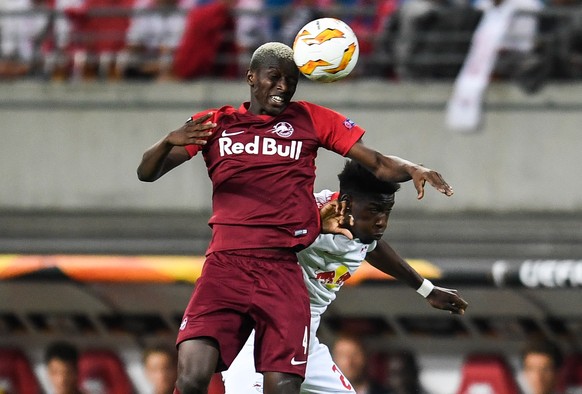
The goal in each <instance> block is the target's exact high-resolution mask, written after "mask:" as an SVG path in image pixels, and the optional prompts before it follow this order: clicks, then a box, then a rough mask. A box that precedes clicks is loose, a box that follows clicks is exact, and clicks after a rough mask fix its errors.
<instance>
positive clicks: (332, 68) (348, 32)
mask: <svg viewBox="0 0 582 394" xmlns="http://www.w3.org/2000/svg"><path fill="white" fill-rule="evenodd" d="M359 54H360V46H359V45H358V38H357V37H356V35H355V34H354V32H353V30H352V29H351V28H350V27H349V26H348V25H347V24H346V23H344V22H343V21H341V20H339V19H335V18H320V19H316V20H313V21H311V22H309V23H308V24H306V25H305V26H303V28H302V29H301V30H299V33H297V36H295V41H294V42H293V59H294V60H295V64H297V67H299V71H301V73H302V74H303V75H305V76H306V77H307V78H309V79H311V80H313V81H318V82H334V81H338V80H340V79H342V78H345V77H347V76H348V74H349V73H350V72H351V71H352V70H353V69H354V67H355V66H356V63H357V62H358V56H359Z"/></svg>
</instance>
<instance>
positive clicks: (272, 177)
mask: <svg viewBox="0 0 582 394" xmlns="http://www.w3.org/2000/svg"><path fill="white" fill-rule="evenodd" d="M298 79H299V71H298V69H297V67H296V65H295V63H294V61H293V51H292V49H291V48H289V47H288V46H286V45H284V44H280V43H267V44H264V45H262V46H261V47H259V48H258V49H257V50H256V51H255V53H254V54H253V56H252V58H251V61H250V67H249V70H248V71H247V75H246V82H247V84H248V85H249V86H250V92H251V97H250V102H247V103H243V104H242V105H241V106H240V108H238V109H236V108H233V107H231V106H224V107H222V108H220V109H212V110H209V111H204V112H201V113H199V114H196V115H194V116H193V117H192V118H191V119H190V120H189V121H188V122H186V124H184V125H183V126H181V127H180V128H178V129H176V130H174V131H172V132H170V133H169V134H168V135H166V136H165V137H164V138H162V139H161V140H160V141H159V142H157V143H156V144H155V145H153V146H152V147H151V148H149V149H148V150H147V151H146V152H145V153H144V155H143V158H142V161H141V163H140V165H139V167H138V177H139V179H140V180H142V181H148V182H151V181H155V180H156V179H158V178H159V177H161V176H162V175H163V174H165V173H166V172H168V171H170V170H171V169H172V168H174V167H176V166H178V165H180V164H182V163H184V162H185V161H187V160H189V159H190V158H192V157H193V156H194V155H196V154H197V153H198V152H199V151H200V152H202V155H203V157H204V160H205V162H206V167H207V169H208V175H209V177H210V179H211V181H212V186H213V196H212V207H213V213H212V216H211V218H210V220H209V225H210V226H211V228H212V239H211V241H210V245H209V247H208V250H207V252H206V261H205V264H204V268H203V271H202V275H201V277H200V278H199V279H198V281H197V282H196V286H195V290H194V292H193V294H192V297H191V299H190V302H189V304H188V306H187V308H186V311H185V313H184V318H183V320H182V324H181V326H180V330H179V333H178V338H177V344H178V354H179V355H178V358H179V361H178V380H177V383H176V387H177V390H176V392H179V393H181V394H190V393H205V392H206V389H207V387H208V383H209V382H210V379H211V376H212V374H213V373H214V372H218V371H222V370H225V369H227V368H228V366H229V365H230V364H231V362H232V360H233V359H234V357H235V356H236V355H237V354H238V352H239V350H240V349H241V347H242V346H243V344H244V342H245V341H246V339H247V338H248V336H249V334H250V332H251V330H252V329H253V328H255V331H256V343H255V352H256V354H255V363H256V366H255V367H256V370H257V371H258V372H261V373H263V375H264V392H265V394H274V393H276V394H290V393H295V394H297V393H299V390H300V386H301V382H302V380H303V378H304V375H305V367H306V365H305V364H306V362H307V352H308V341H309V338H308V336H309V322H310V312H309V299H308V296H307V291H306V288H305V285H304V284H303V277H302V273H301V268H300V266H299V265H298V264H297V257H296V255H295V252H296V251H298V250H301V249H302V248H305V247H306V246H308V245H309V244H311V243H312V242H313V240H314V239H315V238H316V237H317V235H318V233H319V231H320V218H319V211H318V209H317V206H316V204H315V201H314V199H313V186H314V181H315V164H314V162H315V157H316V155H317V149H318V148H319V147H325V148H327V149H329V150H332V151H334V152H336V153H338V154H340V155H342V156H346V157H349V158H351V159H353V160H356V161H358V162H360V163H361V164H362V165H364V166H365V167H366V168H368V169H369V170H370V171H372V172H373V173H374V174H375V175H376V176H377V177H379V178H381V179H387V180H392V181H396V182H405V181H409V180H412V181H413V182H414V186H415V188H416V190H417V192H418V198H419V199H420V198H422V197H423V195H424V185H425V182H429V183H430V184H431V185H432V186H433V187H435V188H436V189H437V190H438V191H440V192H441V193H444V194H445V195H447V196H450V195H451V194H452V193H453V191H452V189H451V187H450V186H449V185H448V184H447V183H446V182H445V181H444V180H443V178H442V177H441V175H440V174H439V173H438V172H436V171H433V170H430V169H428V168H425V167H422V166H420V165H416V164H414V163H411V162H409V161H406V160H403V159H400V158H397V157H394V156H385V155H383V154H381V153H379V152H376V151H374V150H372V149H370V148H368V147H366V146H365V145H364V144H363V143H362V141H361V137H362V135H363V134H364V130H363V129H362V128H361V127H359V126H357V125H356V124H354V123H353V122H352V121H351V120H350V119H348V118H346V117H345V116H343V115H341V114H339V113H337V112H334V111H332V110H330V109H327V108H324V107H321V106H318V105H315V104H312V103H309V102H305V101H296V102H293V101H291V98H292V97H293V95H294V93H295V89H296V87H297V83H298Z"/></svg>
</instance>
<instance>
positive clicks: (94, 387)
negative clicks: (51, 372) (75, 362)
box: [79, 350, 134, 394]
mask: <svg viewBox="0 0 582 394" xmlns="http://www.w3.org/2000/svg"><path fill="white" fill-rule="evenodd" d="M79 381H80V384H81V387H82V388H83V389H84V390H85V391H87V392H103V393H105V394H131V393H133V392H134V389H133V385H132V384H131V380H130V379H129V376H128V375H127V372H126V370H125V366H124V365H123V362H122V361H121V360H120V359H119V357H118V356H117V355H116V354H115V353H113V352H112V351H109V350H88V351H85V352H83V353H82V354H81V356H80V357H79Z"/></svg>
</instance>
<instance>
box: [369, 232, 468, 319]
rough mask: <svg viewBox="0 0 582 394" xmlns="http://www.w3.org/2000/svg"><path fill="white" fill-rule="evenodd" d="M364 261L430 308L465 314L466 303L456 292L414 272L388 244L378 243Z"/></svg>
mask: <svg viewBox="0 0 582 394" xmlns="http://www.w3.org/2000/svg"><path fill="white" fill-rule="evenodd" d="M366 260H367V261H368V262H369V263H370V264H371V265H373V266H374V267H376V268H377V269H379V270H380V271H382V272H384V273H385V274H388V275H390V276H393V277H394V278H396V279H397V280H399V281H401V282H404V283H406V284H407V285H408V286H410V287H412V288H413V289H415V290H416V291H417V292H418V293H419V294H421V295H422V296H423V297H424V298H426V300H427V301H428V302H429V303H430V305H431V306H432V307H434V308H437V309H443V310H447V311H450V312H451V313H454V314H457V315H462V314H464V313H465V309H467V306H468V304H467V301H465V300H464V299H462V298H461V297H460V296H459V295H458V294H457V290H453V289H447V288H444V287H438V286H434V285H433V284H432V283H431V282H430V281H428V280H426V279H424V278H423V277H422V276H421V275H420V274H419V273H418V272H416V270H415V269H414V268H412V267H411V266H410V264H408V263H407V262H406V261H405V260H404V259H403V258H402V257H400V255H398V253H396V251H395V250H394V249H392V247H391V246H390V245H388V243H386V242H384V241H382V240H380V241H378V245H377V246H376V249H374V250H373V251H371V252H370V253H368V255H367V256H366Z"/></svg>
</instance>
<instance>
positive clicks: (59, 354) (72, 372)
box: [45, 342, 79, 394]
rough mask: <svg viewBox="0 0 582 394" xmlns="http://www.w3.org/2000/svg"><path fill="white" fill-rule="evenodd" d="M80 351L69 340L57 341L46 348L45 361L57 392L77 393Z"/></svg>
mask: <svg viewBox="0 0 582 394" xmlns="http://www.w3.org/2000/svg"><path fill="white" fill-rule="evenodd" d="M78 361H79V353H78V351H77V348H76V347H75V346H73V345H72V344H70V343H67V342H55V343H53V344H51V345H49V347H48V348H47V350H46V353H45V363H46V367H47V370H48V377H49V380H50V383H51V384H52V386H53V390H54V393H55V394H73V393H77V392H78V389H77V378H78V372H79V371H78V364H77V363H78Z"/></svg>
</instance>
